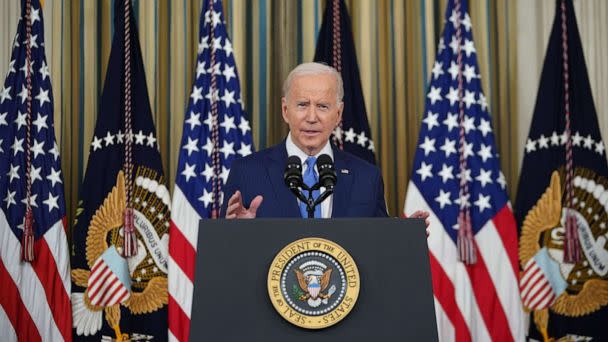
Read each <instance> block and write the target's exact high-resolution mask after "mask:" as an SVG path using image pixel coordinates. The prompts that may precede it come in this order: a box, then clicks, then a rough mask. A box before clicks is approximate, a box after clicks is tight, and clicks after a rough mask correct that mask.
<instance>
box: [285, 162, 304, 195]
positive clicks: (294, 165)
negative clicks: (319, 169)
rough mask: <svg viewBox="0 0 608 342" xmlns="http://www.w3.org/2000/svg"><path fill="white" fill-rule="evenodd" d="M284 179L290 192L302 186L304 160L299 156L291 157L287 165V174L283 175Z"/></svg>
mask: <svg viewBox="0 0 608 342" xmlns="http://www.w3.org/2000/svg"><path fill="white" fill-rule="evenodd" d="M283 179H284V180H285V185H287V187H288V188H289V189H290V190H293V189H297V188H298V187H300V186H301V185H302V184H304V182H303V180H302V160H300V158H299V157H298V156H290V157H289V158H287V165H285V173H283Z"/></svg>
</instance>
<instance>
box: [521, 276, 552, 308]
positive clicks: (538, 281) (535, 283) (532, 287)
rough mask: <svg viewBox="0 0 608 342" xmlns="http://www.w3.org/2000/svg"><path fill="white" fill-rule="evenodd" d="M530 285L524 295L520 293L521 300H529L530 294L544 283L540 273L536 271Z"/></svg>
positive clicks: (544, 280)
mask: <svg viewBox="0 0 608 342" xmlns="http://www.w3.org/2000/svg"><path fill="white" fill-rule="evenodd" d="M530 283H531V285H529V286H528V289H529V290H528V291H527V293H526V294H525V295H522V300H523V301H524V302H527V301H529V300H530V296H532V295H533V294H534V293H535V292H536V291H538V289H539V288H540V287H542V286H543V284H544V283H546V279H545V277H544V276H543V274H542V273H538V274H537V275H536V277H535V278H533V279H532V281H530Z"/></svg>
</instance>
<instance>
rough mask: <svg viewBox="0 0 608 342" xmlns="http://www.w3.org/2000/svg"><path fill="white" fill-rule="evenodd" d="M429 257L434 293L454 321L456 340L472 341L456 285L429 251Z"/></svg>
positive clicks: (444, 310) (462, 341) (459, 341)
mask: <svg viewBox="0 0 608 342" xmlns="http://www.w3.org/2000/svg"><path fill="white" fill-rule="evenodd" d="M429 259H430V262H431V272H432V274H433V277H432V280H433V293H434V294H435V299H436V300H437V302H439V303H440V304H441V307H442V311H443V312H445V314H446V315H447V317H448V318H449V320H450V322H452V325H453V329H454V330H455V334H454V335H455V336H456V342H467V341H471V332H470V331H469V327H468V326H467V324H466V323H465V321H464V318H463V317H462V313H461V312H460V309H458V304H456V300H455V297H454V293H455V291H454V285H453V284H452V282H451V281H450V279H449V278H448V276H447V274H446V273H445V271H444V270H443V268H441V265H440V264H439V262H438V261H437V259H436V258H435V256H434V255H433V253H429ZM439 321H440V319H437V322H438V323H439ZM442 331H443V330H442ZM444 337H445V336H444Z"/></svg>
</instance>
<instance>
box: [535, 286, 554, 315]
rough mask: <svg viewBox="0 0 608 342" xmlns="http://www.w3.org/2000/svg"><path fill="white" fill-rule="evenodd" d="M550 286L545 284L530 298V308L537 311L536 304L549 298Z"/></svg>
mask: <svg viewBox="0 0 608 342" xmlns="http://www.w3.org/2000/svg"><path fill="white" fill-rule="evenodd" d="M551 292H552V289H551V285H549V283H545V284H544V286H543V287H542V288H540V290H539V291H538V292H537V293H536V294H535V295H534V296H533V297H532V298H531V300H530V308H534V309H535V310H537V308H538V304H539V303H542V302H543V301H544V300H545V299H546V298H547V297H549V296H551Z"/></svg>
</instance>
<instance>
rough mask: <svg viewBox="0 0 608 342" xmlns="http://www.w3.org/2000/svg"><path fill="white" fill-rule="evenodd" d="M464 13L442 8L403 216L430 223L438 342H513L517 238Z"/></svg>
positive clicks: (518, 314) (519, 322) (516, 334)
mask: <svg viewBox="0 0 608 342" xmlns="http://www.w3.org/2000/svg"><path fill="white" fill-rule="evenodd" d="M467 9H468V6H467V1H466V0H460V1H459V0H450V1H449V2H448V6H447V11H446V14H445V20H446V21H445V28H444V31H443V34H442V37H441V38H440V41H439V47H438V51H437V59H436V61H435V64H434V66H433V69H432V80H431V83H430V87H429V91H428V94H427V98H426V105H425V114H424V119H423V123H422V127H421V129H420V136H419V139H418V148H417V151H416V157H415V161H414V170H413V173H412V176H411V181H410V183H409V186H408V191H407V195H406V200H405V208H404V212H406V213H411V212H413V211H415V210H417V209H423V210H428V211H429V212H430V213H431V225H430V236H429V238H428V246H429V256H430V263H431V272H432V278H433V291H434V295H435V311H436V317H437V326H438V332H439V337H440V340H442V341H471V340H473V341H513V340H516V341H521V340H523V338H524V326H523V312H522V306H521V301H520V297H519V289H518V274H519V268H518V264H517V229H516V224H515V220H514V217H513V212H512V210H511V205H510V203H509V199H508V197H507V192H506V189H505V186H506V184H505V178H504V176H503V174H502V172H501V170H500V162H499V159H498V154H497V150H496V145H495V142H494V140H495V139H494V134H493V132H492V125H491V118H490V115H489V114H488V104H487V101H486V98H485V97H484V95H483V93H482V91H481V81H480V75H479V67H478V64H477V57H476V50H475V46H474V44H473V35H472V29H471V25H472V24H471V18H470V16H469V14H468V11H467ZM458 27H460V30H458ZM459 37H460V39H459ZM459 54H460V59H459V58H458V55H459ZM459 75H460V76H459ZM459 80H460V82H459ZM459 84H461V87H460V89H461V90H462V91H461V92H459ZM461 101H462V106H461V105H460V102H461ZM461 108H462V110H463V117H462V120H460V119H459V114H460V109H461ZM461 131H462V138H463V139H461ZM461 140H462V142H463V143H462V146H461ZM459 151H461V152H459ZM461 153H462V155H463V158H462V160H461V158H460V155H461ZM461 167H462V170H463V171H460V170H461ZM461 176H464V177H465V179H466V190H467V191H466V192H462V191H461V189H462V188H463V187H464V185H463V184H465V183H463V184H461V183H460V178H461ZM461 194H462V195H461ZM461 208H462V210H463V211H464V212H467V211H468V213H469V215H470V222H471V228H472V235H473V238H472V241H473V247H474V249H473V250H472V251H473V253H475V256H476V262H475V263H471V264H465V263H464V262H462V261H460V259H461V255H460V254H459V250H458V247H457V236H458V229H459V228H460V227H459V224H458V222H459V221H458V216H459V214H460V212H461Z"/></svg>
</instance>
